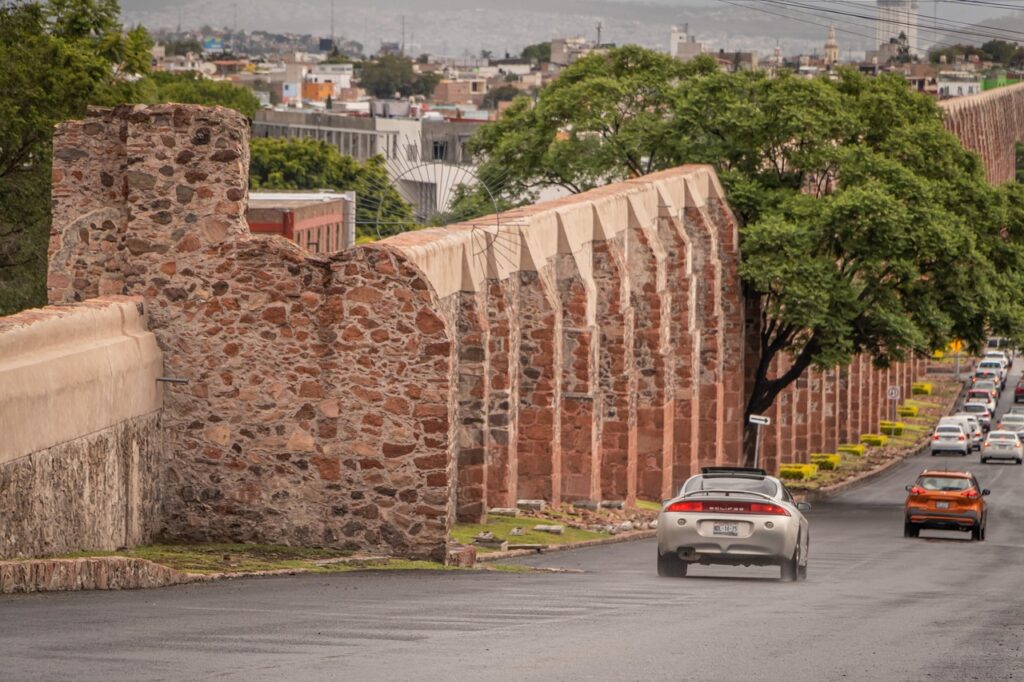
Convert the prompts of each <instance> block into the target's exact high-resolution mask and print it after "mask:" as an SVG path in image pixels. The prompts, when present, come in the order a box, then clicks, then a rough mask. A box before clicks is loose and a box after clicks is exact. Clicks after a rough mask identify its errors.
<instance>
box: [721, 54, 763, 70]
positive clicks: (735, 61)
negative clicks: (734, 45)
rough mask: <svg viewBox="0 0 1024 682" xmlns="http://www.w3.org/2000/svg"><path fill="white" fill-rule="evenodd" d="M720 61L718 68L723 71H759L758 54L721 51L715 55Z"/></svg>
mask: <svg viewBox="0 0 1024 682" xmlns="http://www.w3.org/2000/svg"><path fill="white" fill-rule="evenodd" d="M715 56H716V58H717V59H718V67H719V68H720V69H721V70H722V71H728V72H734V71H757V68H758V61H757V53H756V52H726V51H725V50H719V51H718V54H717V55H715Z"/></svg>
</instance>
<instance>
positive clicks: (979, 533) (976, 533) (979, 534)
mask: <svg viewBox="0 0 1024 682" xmlns="http://www.w3.org/2000/svg"><path fill="white" fill-rule="evenodd" d="M984 539H985V533H984V531H983V530H982V529H981V526H980V525H979V526H975V527H974V528H971V540H975V541H978V542H981V541H982V540H984Z"/></svg>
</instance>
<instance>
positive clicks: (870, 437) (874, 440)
mask: <svg viewBox="0 0 1024 682" xmlns="http://www.w3.org/2000/svg"><path fill="white" fill-rule="evenodd" d="M860 442H861V443H864V444H865V445H871V446H874V447H881V446H883V445H885V444H886V443H888V442H889V436H885V435H883V434H881V433H865V434H863V435H861V437H860Z"/></svg>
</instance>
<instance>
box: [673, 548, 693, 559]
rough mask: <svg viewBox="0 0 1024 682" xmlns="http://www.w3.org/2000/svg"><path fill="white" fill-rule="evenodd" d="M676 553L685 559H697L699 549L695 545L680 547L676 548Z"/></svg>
mask: <svg viewBox="0 0 1024 682" xmlns="http://www.w3.org/2000/svg"><path fill="white" fill-rule="evenodd" d="M676 554H678V555H679V558H680V559H682V560H683V561H696V560H697V550H695V549H694V548H693V547H680V548H679V549H678V550H676Z"/></svg>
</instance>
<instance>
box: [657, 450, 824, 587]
mask: <svg viewBox="0 0 1024 682" xmlns="http://www.w3.org/2000/svg"><path fill="white" fill-rule="evenodd" d="M808 509H810V505H809V504H806V503H803V502H799V503H798V502H796V501H795V500H794V499H793V496H792V495H790V493H789V491H788V490H787V489H786V486H785V485H783V484H782V481H780V480H779V479H777V478H774V477H772V476H768V475H767V474H766V473H765V471H764V470H762V469H748V468H742V467H705V468H703V469H701V473H700V474H699V475H697V476H692V477H691V478H690V479H689V480H687V481H686V483H685V484H684V485H683V488H682V490H680V491H679V495H678V496H677V497H674V498H672V499H671V500H668V501H667V502H665V504H664V505H663V506H662V509H661V515H660V516H659V517H658V575H661V576H673V577H679V576H684V575H686V569H687V567H688V566H689V565H690V564H726V565H730V566H740V565H742V566H780V567H781V568H782V579H783V580H801V579H803V578H805V577H807V558H808V556H809V550H810V527H809V524H808V523H807V519H806V518H805V517H804V515H803V513H802V512H804V511H807V510H808Z"/></svg>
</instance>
